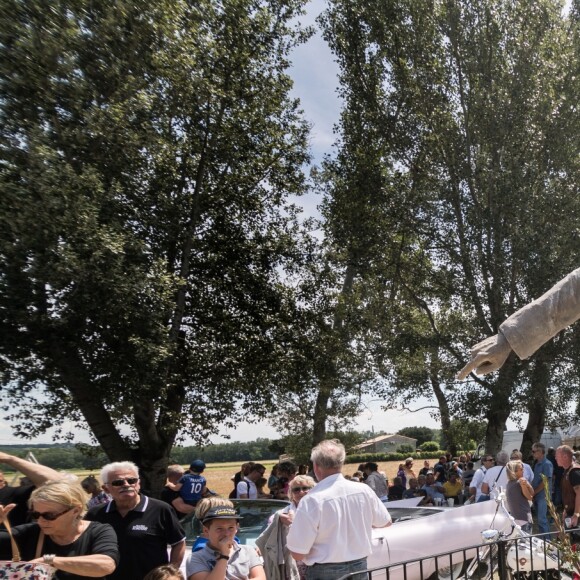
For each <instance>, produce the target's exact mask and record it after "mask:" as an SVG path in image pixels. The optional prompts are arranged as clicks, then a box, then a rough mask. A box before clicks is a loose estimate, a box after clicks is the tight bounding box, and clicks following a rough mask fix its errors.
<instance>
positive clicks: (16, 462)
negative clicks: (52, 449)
mask: <svg viewBox="0 0 580 580" xmlns="http://www.w3.org/2000/svg"><path fill="white" fill-rule="evenodd" d="M0 463H5V464H6V465H10V467H12V468H14V469H15V470H16V471H19V472H20V473H22V474H24V475H25V476H26V477H28V478H29V479H30V481H32V483H33V484H34V485H37V486H38V485H42V484H43V483H44V482H45V481H48V480H49V479H62V478H64V477H66V474H63V473H59V472H58V471H55V470H54V469H52V468H51V467H47V466H46V465H40V464H39V463H33V462H32V461H27V460H26V459H21V458H20V457H15V456H14V455H9V454H8V453H2V452H0Z"/></svg>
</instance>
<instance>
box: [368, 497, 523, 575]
mask: <svg viewBox="0 0 580 580" xmlns="http://www.w3.org/2000/svg"><path fill="white" fill-rule="evenodd" d="M400 503H401V502H392V503H391V504H389V503H387V504H386V506H387V509H388V510H389V512H390V513H391V517H392V518H393V521H394V523H393V525H392V526H390V527H388V528H376V529H374V530H373V552H372V554H371V555H370V556H369V558H368V559H367V564H368V568H369V569H370V570H372V569H375V568H378V570H376V571H374V572H373V573H372V578H373V580H375V579H376V580H381V579H382V578H385V579H386V578H387V573H386V570H385V569H384V568H385V567H387V566H389V571H388V580H420V579H421V578H429V576H431V575H432V574H434V573H436V572H437V575H438V576H439V578H451V576H453V578H457V576H458V574H459V572H460V571H461V569H462V568H463V566H464V563H465V562H466V561H467V560H469V559H471V558H474V557H475V556H476V549H475V548H473V549H471V550H465V551H460V552H458V553H455V554H453V555H451V556H442V557H440V558H437V559H435V558H429V556H436V555H438V554H443V553H446V552H453V551H454V550H462V549H463V548H471V547H472V546H477V545H479V544H481V543H482V540H481V532H483V531H484V530H487V529H490V528H493V529H496V530H499V531H501V532H508V531H510V530H511V529H512V524H511V522H510V520H509V518H508V516H507V515H506V514H505V512H504V511H503V510H502V509H501V507H500V505H499V504H498V503H496V502H495V501H485V502H481V503H476V504H471V505H466V506H458V507H452V508H430V507H401V506H400ZM421 558H427V559H424V560H422V561H421V562H413V563H411V564H408V565H406V566H405V567H403V566H396V565H395V566H393V564H397V563H399V562H406V561H408V560H419V559H421ZM380 568H383V569H382V570H380Z"/></svg>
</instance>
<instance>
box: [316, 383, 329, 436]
mask: <svg viewBox="0 0 580 580" xmlns="http://www.w3.org/2000/svg"><path fill="white" fill-rule="evenodd" d="M331 393H332V388H331V387H329V386H327V385H322V384H321V385H320V388H319V389H318V395H317V396H316V404H315V405H314V421H313V426H312V447H315V446H316V445H318V444H319V443H320V442H321V441H323V440H324V439H325V438H326V417H327V415H328V401H329V400H330V395H331Z"/></svg>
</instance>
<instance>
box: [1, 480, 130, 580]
mask: <svg viewBox="0 0 580 580" xmlns="http://www.w3.org/2000/svg"><path fill="white" fill-rule="evenodd" d="M87 499H88V497H87V494H86V493H85V491H84V490H83V488H82V486H81V484H80V483H79V482H78V481H71V480H70V479H60V480H58V481H47V482H46V483H45V484H43V485H41V486H40V487H38V488H37V489H35V490H34V491H33V492H32V495H31V497H30V501H29V505H30V508H31V510H32V511H31V516H32V519H33V520H36V522H35V523H31V524H23V525H21V526H15V527H14V528H12V532H13V535H14V538H15V540H16V542H17V544H18V547H19V549H20V552H21V556H22V559H23V560H25V561H30V562H35V563H41V564H48V565H50V566H52V567H53V568H56V575H55V578H59V579H65V578H66V579H67V580H69V579H70V580H77V579H80V578H105V577H106V576H107V575H108V574H111V573H112V572H114V570H115V568H116V567H117V563H118V561H119V548H118V546H117V536H116V534H115V531H114V530H113V528H112V527H111V526H110V525H108V524H101V523H98V522H89V521H87V520H83V515H84V513H85V511H86V504H87ZM13 507H14V504H10V505H7V506H5V507H3V506H0V523H3V522H5V521H6V520H7V517H6V516H7V514H8V513H9V512H10V511H11V510H12V509H13ZM10 557H11V546H10V538H9V535H8V532H7V531H5V530H0V558H2V559H10Z"/></svg>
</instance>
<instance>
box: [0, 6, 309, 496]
mask: <svg viewBox="0 0 580 580" xmlns="http://www.w3.org/2000/svg"><path fill="white" fill-rule="evenodd" d="M303 4H304V1H303V0H290V1H288V0H283V1H282V0H258V1H253V0H241V1H240V0H235V1H234V0H221V1H209V0H202V1H201V2H196V3H191V2H188V1H186V0H183V1H182V0H161V1H159V2H144V1H141V0H131V1H129V0H120V1H119V2H113V3H111V2H106V1H101V0H96V1H95V0H91V1H90V2H88V1H85V0H74V1H73V0H64V1H62V2H58V3H50V4H46V3H45V2H40V1H37V0H26V1H23V0H3V2H2V10H1V12H0V55H1V58H0V63H1V64H0V151H1V153H0V155H1V158H0V189H1V191H2V198H1V202H0V312H1V314H0V371H1V373H2V375H1V378H2V387H1V388H2V402H3V405H4V408H5V409H6V410H7V411H8V415H9V416H10V418H11V419H12V420H13V421H15V422H16V423H17V425H18V428H17V431H18V434H19V435H25V436H36V435H39V434H41V433H43V432H44V431H45V430H46V429H47V428H49V427H51V426H53V425H58V424H60V423H61V422H62V421H63V420H65V419H66V420H71V421H73V422H74V423H76V424H78V425H84V424H87V425H88V427H89V428H90V430H91V431H92V434H93V435H94V437H95V438H96V440H97V441H98V442H99V443H100V444H101V446H102V447H103V449H104V451H105V452H106V454H107V455H108V457H109V458H110V459H111V460H122V459H134V460H135V461H137V463H138V464H139V465H140V466H141V468H142V470H143V474H144V479H145V481H144V485H145V487H146V488H150V489H152V490H156V489H157V490H158V489H160V488H161V486H162V485H163V479H164V477H165V466H166V464H167V459H168V456H169V452H170V449H171V447H172V445H173V444H174V442H175V441H176V438H178V437H179V436H180V434H181V435H183V434H185V433H186V434H187V435H188V436H190V437H193V438H194V439H196V440H197V441H203V440H204V439H205V438H206V437H207V436H208V434H211V433H214V432H216V430H217V429H219V428H220V427H224V426H230V427H231V426H234V425H235V424H236V421H237V420H238V419H239V418H240V417H242V416H248V414H255V415H258V416H260V415H261V414H264V413H267V410H268V408H269V407H268V403H269V401H270V400H271V399H270V398H269V397H268V388H269V387H271V386H272V385H273V384H274V385H275V384H276V380H275V376H276V374H277V373H279V372H280V368H281V367H282V366H283V361H282V358H283V356H284V352H283V349H281V348H280V346H279V345H280V341H281V339H280V335H284V334H285V332H286V331H285V326H286V324H287V322H288V320H289V317H290V316H291V313H292V311H293V305H292V303H293V301H292V296H291V294H290V293H289V292H288V290H287V288H286V287H285V285H284V283H283V276H284V272H285V271H286V270H289V269H292V268H294V267H296V265H297V264H298V262H299V260H300V248H299V247H298V244H297V233H298V230H297V225H296V220H295V209H294V208H293V207H292V206H291V205H290V204H289V203H288V202H287V197H288V195H300V194H301V193H303V191H304V187H305V185H304V176H303V173H302V166H303V164H304V163H305V162H307V161H308V149H307V138H308V126H307V124H306V123H305V122H304V120H303V119H302V116H301V112H300V110H299V104H298V103H297V102H296V101H295V100H293V99H291V98H290V97H289V91H290V89H291V86H292V83H291V80H290V78H289V76H288V75H287V74H286V72H285V71H286V69H287V67H288V65H289V62H288V55H289V51H290V50H291V49H292V48H293V46H295V44H296V43H299V42H301V41H303V40H304V39H305V38H306V37H307V32H306V31H303V30H300V29H299V28H298V27H297V26H296V21H297V20H296V17H297V16H298V15H299V14H300V13H301V11H302V6H303ZM71 437H74V433H72V434H71Z"/></svg>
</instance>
